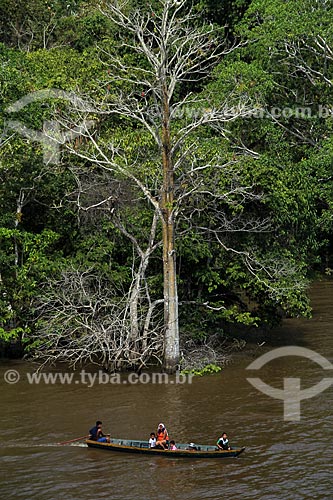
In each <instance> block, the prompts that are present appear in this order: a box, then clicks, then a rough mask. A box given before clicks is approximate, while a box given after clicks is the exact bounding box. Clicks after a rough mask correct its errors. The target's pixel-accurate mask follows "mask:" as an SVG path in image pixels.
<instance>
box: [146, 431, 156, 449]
mask: <svg viewBox="0 0 333 500" xmlns="http://www.w3.org/2000/svg"><path fill="white" fill-rule="evenodd" d="M148 444H149V448H155V446H156V435H155V432H151V433H150V438H149V441H148Z"/></svg>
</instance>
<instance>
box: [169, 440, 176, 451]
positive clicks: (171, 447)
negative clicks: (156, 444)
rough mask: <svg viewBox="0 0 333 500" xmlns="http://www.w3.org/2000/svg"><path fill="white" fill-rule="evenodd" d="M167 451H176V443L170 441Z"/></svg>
mask: <svg viewBox="0 0 333 500" xmlns="http://www.w3.org/2000/svg"><path fill="white" fill-rule="evenodd" d="M169 450H171V451H175V450H178V448H177V446H176V443H175V442H174V440H173V439H171V441H170V445H169Z"/></svg>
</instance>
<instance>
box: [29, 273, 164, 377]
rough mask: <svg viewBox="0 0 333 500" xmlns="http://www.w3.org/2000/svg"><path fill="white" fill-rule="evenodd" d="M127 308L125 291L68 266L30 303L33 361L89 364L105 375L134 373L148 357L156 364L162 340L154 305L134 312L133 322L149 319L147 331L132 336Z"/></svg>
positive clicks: (72, 364)
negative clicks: (34, 313) (34, 311)
mask: <svg viewBox="0 0 333 500" xmlns="http://www.w3.org/2000/svg"><path fill="white" fill-rule="evenodd" d="M129 294H130V295H131V294H132V292H131V291H130V292H129ZM128 304H129V300H128V297H127V294H126V293H124V292H123V291H121V290H117V289H116V288H115V287H114V286H112V284H110V283H107V282H106V281H105V280H102V279H101V278H100V276H98V274H97V273H96V272H94V271H93V270H92V269H91V270H86V271H81V270H79V269H75V268H72V269H69V270H67V271H64V272H63V273H62V276H61V278H60V279H58V280H54V281H50V280H48V281H47V282H46V283H45V284H44V286H42V288H41V293H40V298H39V303H38V304H36V308H37V313H38V315H39V320H38V321H37V327H36V334H35V340H36V343H37V345H38V351H37V352H36V357H37V358H38V360H39V361H42V366H43V363H45V364H46V363H47V364H49V363H55V362H57V361H61V362H67V363H68V364H69V366H72V367H75V366H76V365H80V364H84V363H93V364H97V365H99V366H103V367H104V368H105V369H106V370H109V371H114V370H121V369H123V368H129V367H131V366H132V367H135V368H136V369H140V368H143V367H144V366H145V365H146V363H147V362H148V361H151V360H152V358H154V357H155V359H157V360H158V361H159V362H161V356H162V353H163V337H161V333H160V331H161V328H162V325H161V324H160V323H159V319H158V318H159V315H158V316H157V315H155V306H156V305H157V304H156V303H152V302H151V303H150V305H149V308H146V310H144V309H142V310H140V311H139V310H137V311H136V314H137V318H136V319H137V321H138V322H140V321H142V322H143V323H145V322H147V321H148V319H147V318H149V331H148V329H146V330H144V331H143V333H142V335H141V336H140V337H139V336H137V337H135V338H134V337H133V332H132V329H131V324H132V318H131V315H132V314H133V313H132V311H130V310H129V308H128ZM141 314H142V315H143V317H142V318H141ZM148 336H149V342H148Z"/></svg>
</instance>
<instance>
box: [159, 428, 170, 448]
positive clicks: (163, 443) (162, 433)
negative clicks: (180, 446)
mask: <svg viewBox="0 0 333 500" xmlns="http://www.w3.org/2000/svg"><path fill="white" fill-rule="evenodd" d="M168 444H169V436H168V431H167V430H166V428H165V425H164V424H163V423H162V422H161V423H160V424H158V428H157V433H156V448H162V449H163V450H166V449H167V448H168Z"/></svg>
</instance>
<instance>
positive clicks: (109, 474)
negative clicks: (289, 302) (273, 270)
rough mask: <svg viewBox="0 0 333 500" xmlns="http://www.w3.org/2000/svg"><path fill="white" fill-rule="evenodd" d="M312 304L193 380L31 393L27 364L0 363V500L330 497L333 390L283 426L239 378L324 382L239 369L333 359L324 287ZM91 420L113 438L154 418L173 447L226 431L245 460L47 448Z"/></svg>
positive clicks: (317, 288)
mask: <svg viewBox="0 0 333 500" xmlns="http://www.w3.org/2000/svg"><path fill="white" fill-rule="evenodd" d="M311 301H312V306H313V318H312V319H311V320H305V319H297V320H296V319H293V320H286V321H285V322H284V324H283V325H282V327H280V328H278V329H276V330H275V331H274V332H273V333H272V335H271V336H270V340H269V341H267V340H266V343H265V344H263V345H259V344H257V343H253V344H252V345H251V344H249V346H248V349H246V352H242V353H240V354H239V355H237V356H235V357H234V358H233V362H232V363H230V364H229V365H228V367H227V368H225V369H224V370H223V371H222V372H221V373H219V374H216V375H210V376H206V377H202V378H201V377H196V378H194V379H193V380H192V383H188V382H187V383H183V384H180V383H175V382H176V380H175V379H173V378H171V379H169V382H170V381H172V382H173V383H169V384H163V385H162V384H160V385H158V384H153V383H137V384H129V383H126V384H124V383H121V384H116V383H108V384H105V383H97V380H96V381H95V382H96V383H95V384H89V383H87V382H88V381H87V380H86V379H84V380H83V379H82V375H81V374H79V373H77V374H76V375H75V377H76V378H75V381H73V382H72V383H64V384H61V383H60V382H59V381H58V382H57V383H55V384H51V383H45V382H43V381H41V382H40V383H39V384H37V383H34V384H33V383H29V379H28V375H27V374H29V373H32V372H33V367H32V365H31V364H28V363H26V362H22V361H20V362H18V361H11V362H8V361H6V362H5V361H2V362H1V364H0V384H1V417H0V421H1V449H0V468H1V479H0V498H1V499H6V500H8V499H24V500H26V499H32V498H33V499H37V500H39V499H40V500H56V499H66V500H77V499H83V500H85V499H93V500H95V499H99V498H105V499H114V500H116V499H119V500H134V499H138V500H157V499H161V500H164V499H165V500H169V499H172V500H173V499H177V500H188V499H191V500H199V499H200V500H202V499H209V500H215V499H216V500H220V499H221V498H242V499H251V500H252V499H270V500H273V499H279V500H284V499H286V500H290V499H295V500H297V499H312V500H313V499H319V500H324V499H327V500H331V499H332V498H333V479H332V478H333V465H332V464H333V426H332V424H333V421H332V420H333V418H332V400H333V398H332V392H333V386H331V387H330V388H328V389H326V390H325V391H323V392H322V393H320V394H317V395H316V396H314V397H312V398H310V399H307V400H303V401H301V403H300V415H299V417H300V419H299V420H290V419H289V420H286V418H284V406H283V401H282V400H278V399H273V398H271V397H269V396H267V395H265V394H263V393H261V392H259V391H258V390H257V389H256V388H254V387H253V386H252V385H251V384H250V383H249V382H248V381H247V378H248V377H249V376H256V377H258V376H260V378H261V379H262V380H263V381H265V382H266V383H267V384H269V385H271V386H273V387H276V388H280V389H283V387H284V385H283V379H284V378H285V377H287V378H288V377H289V378H291V377H293V378H299V379H301V388H302V389H303V388H309V387H311V386H313V385H314V384H316V383H318V382H320V381H321V380H322V378H327V377H330V376H331V377H333V373H332V371H331V372H329V371H326V370H323V368H322V367H321V366H319V365H318V364H317V363H314V362H313V361H312V360H310V359H306V358H302V357H299V356H298V357H295V356H284V357H280V358H279V359H275V360H273V361H270V362H269V363H267V364H266V365H265V366H263V367H262V368H261V369H260V371H257V372H256V373H255V374H254V373H253V372H251V373H250V371H249V370H246V367H247V366H248V365H249V364H250V363H251V362H253V361H254V360H255V359H256V358H258V357H259V356H261V355H262V354H264V353H265V352H269V351H271V350H272V349H274V348H277V347H283V346H288V345H291V346H300V347H306V348H308V349H312V350H314V351H316V352H317V353H319V354H321V355H322V356H324V357H326V358H327V359H328V360H329V361H330V362H333V336H332V324H333V308H332V306H333V281H331V280H324V281H320V282H317V283H315V284H314V285H313V287H312V289H311ZM8 370H16V372H17V373H18V374H19V376H20V380H19V381H18V382H17V383H11V384H9V383H5V380H4V377H5V375H6V376H7V377H8ZM13 373H15V372H10V374H11V375H10V376H11V377H13V376H14V375H13ZM96 375H97V373H96ZM123 380H125V379H122V381H123ZM11 381H12V382H13V379H11ZM144 382H146V380H144ZM89 385H91V387H89ZM96 419H100V420H102V421H103V428H104V431H111V434H112V435H113V436H114V437H121V438H133V439H146V438H148V437H149V433H150V432H151V431H153V430H155V429H156V427H157V424H158V423H159V422H160V421H162V422H164V423H165V424H166V426H167V428H168V430H169V434H170V435H171V436H172V437H174V438H175V440H176V441H178V442H190V441H194V442H197V443H207V444H208V443H211V444H214V443H215V441H216V438H217V437H218V436H219V435H220V434H221V432H222V431H226V432H228V435H229V439H230V442H231V445H232V446H237V445H242V446H243V445H244V446H246V451H245V452H244V453H243V455H241V456H240V457H239V458H237V459H225V460H221V459H220V460H217V459H200V460H193V459H192V460H191V459H178V460H175V459H171V458H170V459H168V458H165V457H150V456H144V455H143V456H136V455H131V454H120V453H119V454H118V453H111V452H103V451H100V450H93V449H88V448H87V447H86V446H85V445H84V444H83V443H80V442H78V443H73V444H69V445H64V446H59V445H58V444H57V443H58V442H59V441H65V440H70V439H72V438H75V437H79V436H84V435H85V434H87V430H88V429H89V428H90V427H92V426H93V424H94V423H95V420H96Z"/></svg>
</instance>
